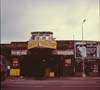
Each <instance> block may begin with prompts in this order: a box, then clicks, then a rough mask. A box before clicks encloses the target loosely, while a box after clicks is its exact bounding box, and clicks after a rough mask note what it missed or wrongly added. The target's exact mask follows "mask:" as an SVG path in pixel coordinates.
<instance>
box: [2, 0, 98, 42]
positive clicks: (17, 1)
mask: <svg viewBox="0 0 100 90" xmlns="http://www.w3.org/2000/svg"><path fill="white" fill-rule="evenodd" d="M84 18H86V22H85V23H84V40H96V41H100V27H99V24H100V21H99V0H1V42H2V43H8V42H12V41H27V40H29V38H30V32H32V31H52V32H53V33H54V37H55V38H56V39H59V40H60V39H62V40H72V39H73V35H74V39H76V40H81V39H82V38H81V28H82V20H83V19H84Z"/></svg>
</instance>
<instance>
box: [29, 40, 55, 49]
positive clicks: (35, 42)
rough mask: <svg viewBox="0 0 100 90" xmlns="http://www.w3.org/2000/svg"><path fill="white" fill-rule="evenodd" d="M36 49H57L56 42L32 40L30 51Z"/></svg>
mask: <svg viewBox="0 0 100 90" xmlns="http://www.w3.org/2000/svg"><path fill="white" fill-rule="evenodd" d="M35 47H37V48H51V49H56V41H55V40H45V39H39V40H30V41H29V42H28V49H32V48H35Z"/></svg>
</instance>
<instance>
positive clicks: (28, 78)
mask: <svg viewBox="0 0 100 90" xmlns="http://www.w3.org/2000/svg"><path fill="white" fill-rule="evenodd" d="M8 79H27V80H100V77H84V78H83V77H54V78H33V77H8Z"/></svg>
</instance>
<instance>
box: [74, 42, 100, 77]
mask: <svg viewBox="0 0 100 90" xmlns="http://www.w3.org/2000/svg"><path fill="white" fill-rule="evenodd" d="M99 45H100V44H99V43H98V42H90V41H84V42H75V72H76V73H77V74H76V75H77V76H81V75H82V72H83V59H82V58H84V68H85V74H86V76H99V68H100V66H99V64H98V62H99V61H100V46H99ZM82 55H83V56H82ZM79 67H80V68H79Z"/></svg>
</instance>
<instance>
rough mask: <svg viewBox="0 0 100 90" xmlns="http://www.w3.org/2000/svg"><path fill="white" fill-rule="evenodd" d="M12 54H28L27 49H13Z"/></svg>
mask: <svg viewBox="0 0 100 90" xmlns="http://www.w3.org/2000/svg"><path fill="white" fill-rule="evenodd" d="M11 55H18V56H19V55H27V50H11Z"/></svg>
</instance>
